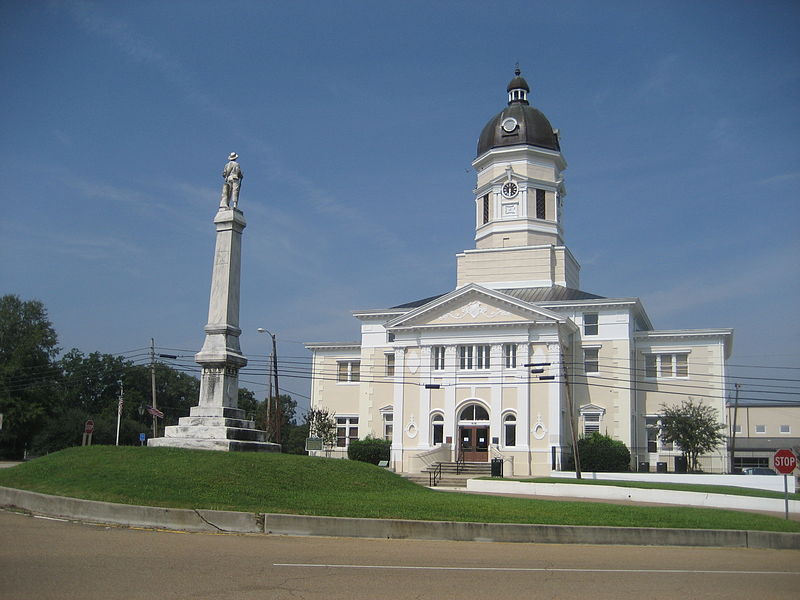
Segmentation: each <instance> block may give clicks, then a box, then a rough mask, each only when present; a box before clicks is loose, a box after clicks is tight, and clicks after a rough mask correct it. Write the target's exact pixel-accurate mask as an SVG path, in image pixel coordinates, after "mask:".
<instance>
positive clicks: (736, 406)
mask: <svg viewBox="0 0 800 600" xmlns="http://www.w3.org/2000/svg"><path fill="white" fill-rule="evenodd" d="M733 387H734V388H735V389H736V397H735V398H734V400H733V428H732V432H731V471H730V472H731V473H735V472H736V471H735V468H734V466H733V457H734V456H735V455H736V413H737V412H738V411H739V388H740V387H742V384H741V383H734V384H733Z"/></svg>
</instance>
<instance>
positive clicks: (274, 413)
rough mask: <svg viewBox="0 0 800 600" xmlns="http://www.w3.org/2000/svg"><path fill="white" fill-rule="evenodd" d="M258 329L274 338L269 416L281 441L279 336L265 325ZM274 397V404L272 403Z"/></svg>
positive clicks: (278, 441)
mask: <svg viewBox="0 0 800 600" xmlns="http://www.w3.org/2000/svg"><path fill="white" fill-rule="evenodd" d="M256 331H258V333H266V334H267V335H269V336H270V337H271V338H272V355H271V361H269V362H270V363H271V365H272V366H271V371H272V373H271V375H272V377H270V376H269V375H270V373H269V371H270V369H269V368H268V370H267V379H268V382H269V399H268V400H267V402H268V403H269V404H267V418H268V419H269V420H270V421H272V423H273V431H274V435H275V440H274V441H275V443H276V444H280V443H281V420H282V419H281V399H280V396H281V389H280V388H279V387H278V343H277V336H276V335H275V334H274V333H272V332H271V331H269V330H267V329H264V328H263V327H259V328H258V329H257V330H256ZM273 382H274V384H275V388H274V393H273V387H272V386H273ZM273 399H274V405H273V404H272V402H273Z"/></svg>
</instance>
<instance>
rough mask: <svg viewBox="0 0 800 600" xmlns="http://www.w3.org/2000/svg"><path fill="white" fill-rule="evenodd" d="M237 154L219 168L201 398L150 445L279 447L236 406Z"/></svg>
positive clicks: (239, 357)
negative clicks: (219, 193) (217, 202)
mask: <svg viewBox="0 0 800 600" xmlns="http://www.w3.org/2000/svg"><path fill="white" fill-rule="evenodd" d="M237 158H239V156H238V155H237V154H236V153H235V152H231V154H230V156H228V163H227V164H226V165H225V169H224V170H223V172H222V177H223V179H224V180H225V183H224V184H223V186H222V200H221V201H220V206H219V211H218V212H217V215H216V217H215V218H214V224H215V226H216V228H217V244H216V248H215V250H214V267H213V270H212V273H211V298H210V300H209V303H208V324H207V325H206V326H205V332H206V339H205V343H204V344H203V347H202V349H201V350H200V352H198V353H197V354H196V355H195V361H196V362H197V363H198V364H199V365H200V366H201V367H202V368H203V370H202V374H201V378H200V400H199V402H198V405H197V406H193V407H192V408H191V409H190V411H189V416H188V417H181V418H180V419H179V420H178V425H173V426H169V427H165V428H164V437H161V438H153V439H150V440H148V442H147V445H148V446H172V447H178V448H200V449H205V450H252V451H261V452H279V451H280V448H281V447H280V445H279V444H272V443H269V442H267V441H266V439H267V433H266V432H265V431H261V430H259V429H256V428H255V423H254V422H253V421H249V420H247V419H246V418H245V412H244V411H243V410H242V409H240V408H239V369H241V368H242V367H244V366H245V365H246V364H247V359H246V358H245V357H244V355H243V354H242V351H241V349H240V348H239V335H240V334H241V333H242V330H241V329H239V280H240V271H241V264H242V231H243V230H244V228H245V226H246V223H245V220H244V214H243V213H242V211H241V210H239V188H240V185H241V181H242V178H243V175H242V170H241V168H240V167H239V163H238V162H236V159H237Z"/></svg>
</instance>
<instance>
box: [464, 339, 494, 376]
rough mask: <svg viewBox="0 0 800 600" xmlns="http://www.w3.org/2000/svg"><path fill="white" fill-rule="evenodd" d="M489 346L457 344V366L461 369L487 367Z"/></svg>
mask: <svg viewBox="0 0 800 600" xmlns="http://www.w3.org/2000/svg"><path fill="white" fill-rule="evenodd" d="M490 350H491V346H489V345H488V344H487V345H480V346H459V347H458V368H459V369H463V370H471V369H488V368H489V367H490V366H491V362H490V359H489V353H490Z"/></svg>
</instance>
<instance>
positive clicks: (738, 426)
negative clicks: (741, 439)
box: [733, 424, 742, 433]
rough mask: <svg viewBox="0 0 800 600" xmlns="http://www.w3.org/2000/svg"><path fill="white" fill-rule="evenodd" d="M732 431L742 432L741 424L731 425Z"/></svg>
mask: <svg viewBox="0 0 800 600" xmlns="http://www.w3.org/2000/svg"><path fill="white" fill-rule="evenodd" d="M733 433H742V426H741V425H739V424H736V425H734V426H733Z"/></svg>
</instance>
